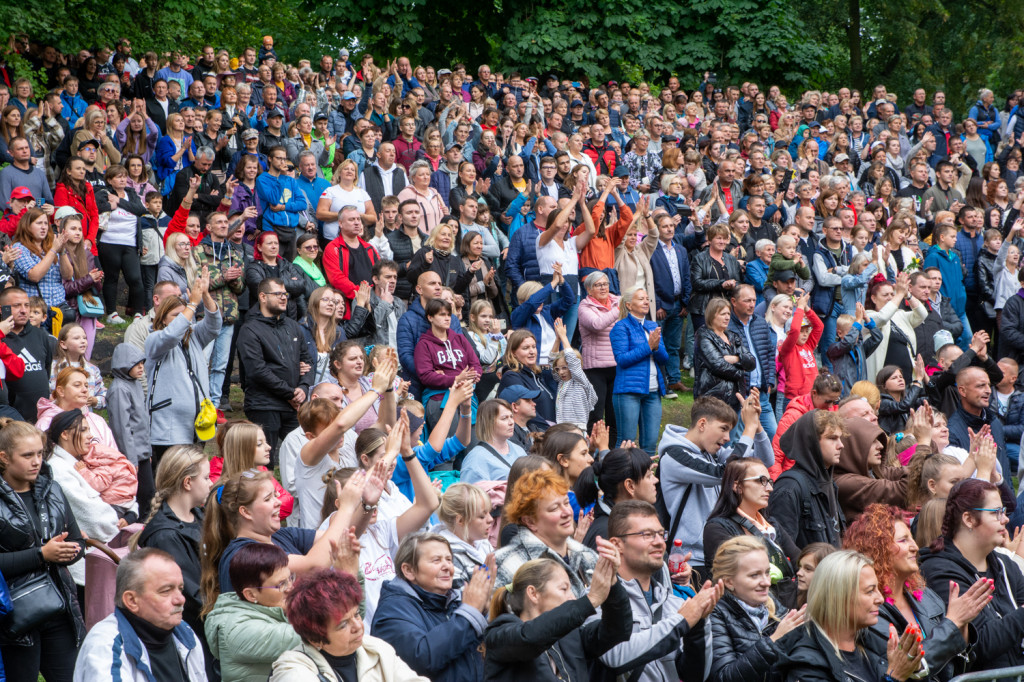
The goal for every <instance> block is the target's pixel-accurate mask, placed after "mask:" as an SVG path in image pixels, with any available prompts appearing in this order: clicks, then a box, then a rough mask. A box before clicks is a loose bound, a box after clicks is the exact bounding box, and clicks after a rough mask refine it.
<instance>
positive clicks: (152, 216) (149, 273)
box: [139, 192, 170, 308]
mask: <svg viewBox="0 0 1024 682" xmlns="http://www.w3.org/2000/svg"><path fill="white" fill-rule="evenodd" d="M146 210H147V211H148V213H146V215H144V216H142V217H141V218H139V221H140V223H141V225H142V258H141V259H140V260H139V262H140V263H141V264H142V286H143V289H144V293H143V301H144V302H145V304H146V307H147V308H148V307H149V305H150V303H151V301H152V300H153V287H154V286H155V285H156V273H157V271H158V270H159V269H160V265H159V264H160V259H161V258H163V255H164V235H163V230H162V229H160V228H166V227H167V224H168V223H169V222H170V218H168V217H167V214H165V213H164V198H163V197H162V196H160V192H150V193H149V194H147V195H146Z"/></svg>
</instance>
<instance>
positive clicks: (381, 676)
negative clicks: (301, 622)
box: [270, 635, 431, 682]
mask: <svg viewBox="0 0 1024 682" xmlns="http://www.w3.org/2000/svg"><path fill="white" fill-rule="evenodd" d="M356 673H357V677H358V679H359V682H431V681H430V678H427V677H421V676H420V675H417V674H416V673H415V672H413V670H412V668H410V667H409V666H408V665H406V664H405V661H403V660H402V659H401V658H399V657H398V654H396V653H395V650H394V649H392V648H391V645H390V644H388V643H387V642H385V641H384V640H382V639H377V638H376V637H371V636H370V635H363V644H362V646H360V647H359V648H358V649H356ZM315 680H320V681H321V682H341V680H339V679H338V676H337V675H335V674H334V670H333V669H332V668H331V666H330V664H329V663H328V662H327V659H325V658H324V657H323V655H322V654H321V653H320V650H319V649H317V648H315V647H313V646H312V645H309V644H306V643H305V642H302V643H301V644H299V645H298V646H297V647H295V648H294V649H292V650H290V651H286V652H284V653H283V654H281V655H280V656H279V657H278V658H277V660H276V661H274V668H273V672H272V673H271V674H270V682H315Z"/></svg>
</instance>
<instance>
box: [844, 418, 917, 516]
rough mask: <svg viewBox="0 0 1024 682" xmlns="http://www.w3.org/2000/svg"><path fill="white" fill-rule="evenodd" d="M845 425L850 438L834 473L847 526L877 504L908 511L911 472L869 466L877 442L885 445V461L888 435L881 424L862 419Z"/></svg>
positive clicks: (887, 467)
mask: <svg viewBox="0 0 1024 682" xmlns="http://www.w3.org/2000/svg"><path fill="white" fill-rule="evenodd" d="M845 421H846V428H847V430H848V431H849V432H850V434H849V435H848V436H844V437H843V451H842V452H841V453H840V454H839V464H837V465H836V466H835V472H834V473H835V478H836V486H837V487H838V488H839V504H840V505H842V508H843V513H844V514H845V515H846V522H847V523H852V522H853V520H854V519H855V518H856V517H857V515H858V514H860V513H861V512H862V511H864V509H865V508H866V507H867V506H868V505H869V504H872V503H873V502H879V503H881V504H885V505H890V504H893V505H896V506H897V507H905V506H906V504H907V476H906V474H907V469H904V468H903V467H891V466H885V465H884V464H876V465H874V466H871V465H869V464H868V455H870V454H871V446H872V444H873V443H875V442H876V441H877V442H879V443H881V444H882V454H881V457H883V458H884V457H885V445H886V442H887V440H888V439H887V438H886V435H885V432H884V431H882V429H881V428H880V427H879V426H878V425H877V424H872V423H871V422H869V421H868V420H866V419H861V418H860V417H853V418H850V419H846V420H845Z"/></svg>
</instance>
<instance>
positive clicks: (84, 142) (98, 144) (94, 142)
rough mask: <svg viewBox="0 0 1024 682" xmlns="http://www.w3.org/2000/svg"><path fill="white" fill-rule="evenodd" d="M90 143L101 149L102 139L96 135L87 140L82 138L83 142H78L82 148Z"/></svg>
mask: <svg viewBox="0 0 1024 682" xmlns="http://www.w3.org/2000/svg"><path fill="white" fill-rule="evenodd" d="M89 145H92V146H93V147H96V149H97V150H99V148H100V141H99V140H97V139H96V138H94V137H90V138H88V139H86V140H82V141H81V142H79V143H78V148H79V149H81V148H82V147H87V146H89Z"/></svg>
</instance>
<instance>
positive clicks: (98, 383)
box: [50, 322, 107, 410]
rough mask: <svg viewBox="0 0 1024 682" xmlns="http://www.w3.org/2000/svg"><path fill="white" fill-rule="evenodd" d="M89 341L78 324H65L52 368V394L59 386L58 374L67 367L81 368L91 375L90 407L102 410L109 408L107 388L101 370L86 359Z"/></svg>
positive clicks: (59, 337)
mask: <svg viewBox="0 0 1024 682" xmlns="http://www.w3.org/2000/svg"><path fill="white" fill-rule="evenodd" d="M88 347H89V339H88V337H86V335H85V329H83V328H82V325H80V324H78V323H77V322H72V323H71V324H65V325H63V326H62V327H61V328H60V332H59V333H58V334H57V349H56V351H55V352H54V354H53V365H52V366H51V367H50V392H51V393H53V389H54V388H55V387H56V386H57V373H58V372H60V371H61V370H62V369H64V368H65V367H81V368H82V369H84V370H85V371H86V373H88V375H89V407H91V408H93V409H96V410H102V409H103V408H105V407H106V406H107V387H106V385H104V383H103V373H102V372H100V368H99V367H97V366H96V365H94V364H92V363H91V362H89V361H88V360H86V359H85V353H86V351H87V349H88Z"/></svg>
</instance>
